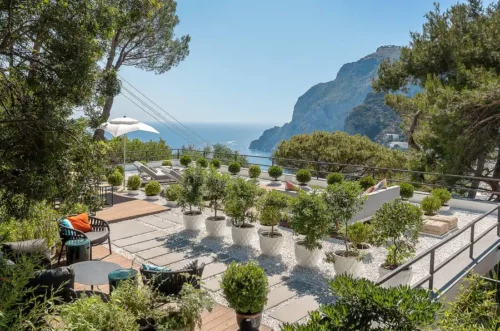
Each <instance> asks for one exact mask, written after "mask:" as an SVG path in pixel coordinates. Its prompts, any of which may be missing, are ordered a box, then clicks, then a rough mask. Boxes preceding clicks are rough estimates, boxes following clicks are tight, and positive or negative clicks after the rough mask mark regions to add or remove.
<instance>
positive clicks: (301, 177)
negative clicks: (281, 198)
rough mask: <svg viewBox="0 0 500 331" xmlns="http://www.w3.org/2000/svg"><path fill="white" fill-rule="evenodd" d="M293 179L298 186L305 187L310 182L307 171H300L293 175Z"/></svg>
mask: <svg viewBox="0 0 500 331" xmlns="http://www.w3.org/2000/svg"><path fill="white" fill-rule="evenodd" d="M295 178H296V179H297V181H298V182H299V183H300V185H306V184H307V183H309V182H310V181H311V172H310V171H309V170H308V169H300V170H298V171H297V173H296V174H295Z"/></svg>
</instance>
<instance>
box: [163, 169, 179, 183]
mask: <svg viewBox="0 0 500 331" xmlns="http://www.w3.org/2000/svg"><path fill="white" fill-rule="evenodd" d="M161 171H162V172H163V173H164V174H165V175H167V176H169V177H170V178H172V179H174V180H175V181H176V182H180V181H182V175H181V174H179V173H178V172H177V171H175V170H173V169H169V168H167V167H161Z"/></svg>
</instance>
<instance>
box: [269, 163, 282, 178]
mask: <svg viewBox="0 0 500 331" xmlns="http://www.w3.org/2000/svg"><path fill="white" fill-rule="evenodd" d="M267 173H268V174H269V176H271V177H273V178H274V180H278V177H281V175H283V168H282V167H280V166H276V165H275V166H270V167H269V169H267Z"/></svg>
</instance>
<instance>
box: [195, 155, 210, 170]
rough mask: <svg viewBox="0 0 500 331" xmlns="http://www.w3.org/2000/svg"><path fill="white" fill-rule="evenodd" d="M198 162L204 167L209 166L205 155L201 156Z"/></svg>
mask: <svg viewBox="0 0 500 331" xmlns="http://www.w3.org/2000/svg"><path fill="white" fill-rule="evenodd" d="M196 164H198V165H199V166H200V167H202V168H206V167H208V161H207V159H205V158H204V157H200V158H199V159H198V160H196Z"/></svg>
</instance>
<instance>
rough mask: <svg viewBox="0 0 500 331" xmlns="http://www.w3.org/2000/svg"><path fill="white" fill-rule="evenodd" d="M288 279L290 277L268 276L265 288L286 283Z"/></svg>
mask: <svg viewBox="0 0 500 331" xmlns="http://www.w3.org/2000/svg"><path fill="white" fill-rule="evenodd" d="M289 278H290V277H287V276H282V275H273V276H268V277H267V286H269V287H272V286H274V285H277V284H279V283H282V282H285V281H287V280H288V279H289Z"/></svg>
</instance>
